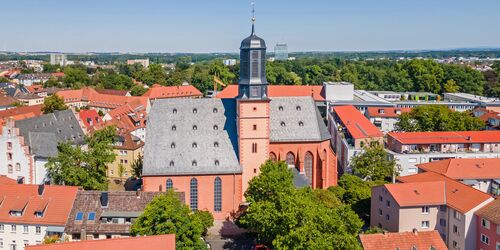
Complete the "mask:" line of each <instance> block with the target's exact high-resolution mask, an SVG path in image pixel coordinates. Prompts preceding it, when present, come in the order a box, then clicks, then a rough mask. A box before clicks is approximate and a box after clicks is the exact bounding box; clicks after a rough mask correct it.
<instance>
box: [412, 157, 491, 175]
mask: <svg viewBox="0 0 500 250" xmlns="http://www.w3.org/2000/svg"><path fill="white" fill-rule="evenodd" d="M417 167H418V168H420V169H422V170H424V171H426V172H435V173H438V174H442V175H445V176H447V177H449V178H452V179H455V180H467V179H500V158H491V159H485V158H469V159H465V158H462V159H447V160H442V161H434V162H429V163H423V164H418V165H417Z"/></svg>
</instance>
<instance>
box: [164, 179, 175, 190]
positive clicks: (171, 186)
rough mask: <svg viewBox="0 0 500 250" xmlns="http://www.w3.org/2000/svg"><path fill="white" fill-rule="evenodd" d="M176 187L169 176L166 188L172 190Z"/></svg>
mask: <svg viewBox="0 0 500 250" xmlns="http://www.w3.org/2000/svg"><path fill="white" fill-rule="evenodd" d="M173 188H174V183H173V182H172V179H170V178H168V179H167V183H166V185H165V190H172V189H173Z"/></svg>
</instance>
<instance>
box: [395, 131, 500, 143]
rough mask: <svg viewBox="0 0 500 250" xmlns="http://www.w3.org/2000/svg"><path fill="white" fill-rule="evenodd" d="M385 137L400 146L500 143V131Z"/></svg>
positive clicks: (412, 133)
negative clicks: (398, 143)
mask: <svg viewBox="0 0 500 250" xmlns="http://www.w3.org/2000/svg"><path fill="white" fill-rule="evenodd" d="M387 136H388V137H392V138H394V139H395V140H397V141H399V142H400V143H401V144H431V143H443V144H444V143H495V142H500V131H456V132H390V133H388V134H387Z"/></svg>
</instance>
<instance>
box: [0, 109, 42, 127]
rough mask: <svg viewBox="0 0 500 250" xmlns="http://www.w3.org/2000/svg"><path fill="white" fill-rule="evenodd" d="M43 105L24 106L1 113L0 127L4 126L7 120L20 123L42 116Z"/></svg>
mask: <svg viewBox="0 0 500 250" xmlns="http://www.w3.org/2000/svg"><path fill="white" fill-rule="evenodd" d="M42 106H43V105H41V104H40V105H33V106H23V107H17V108H12V109H7V110H2V111H0V125H3V124H4V123H5V122H6V120H7V119H13V120H14V121H19V120H23V119H27V118H31V117H35V116H40V115H42V114H43V113H42Z"/></svg>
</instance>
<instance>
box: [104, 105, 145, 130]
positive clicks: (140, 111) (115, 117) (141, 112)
mask: <svg viewBox="0 0 500 250" xmlns="http://www.w3.org/2000/svg"><path fill="white" fill-rule="evenodd" d="M103 119H104V120H105V121H106V124H112V125H116V126H117V127H118V128H120V129H122V130H127V131H134V130H136V129H138V128H144V127H146V119H147V112H146V107H145V106H143V105H142V104H141V103H139V102H133V103H130V104H125V105H123V106H121V107H118V108H116V109H113V110H111V111H109V112H108V113H107V114H106V115H105V116H104V117H103Z"/></svg>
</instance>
